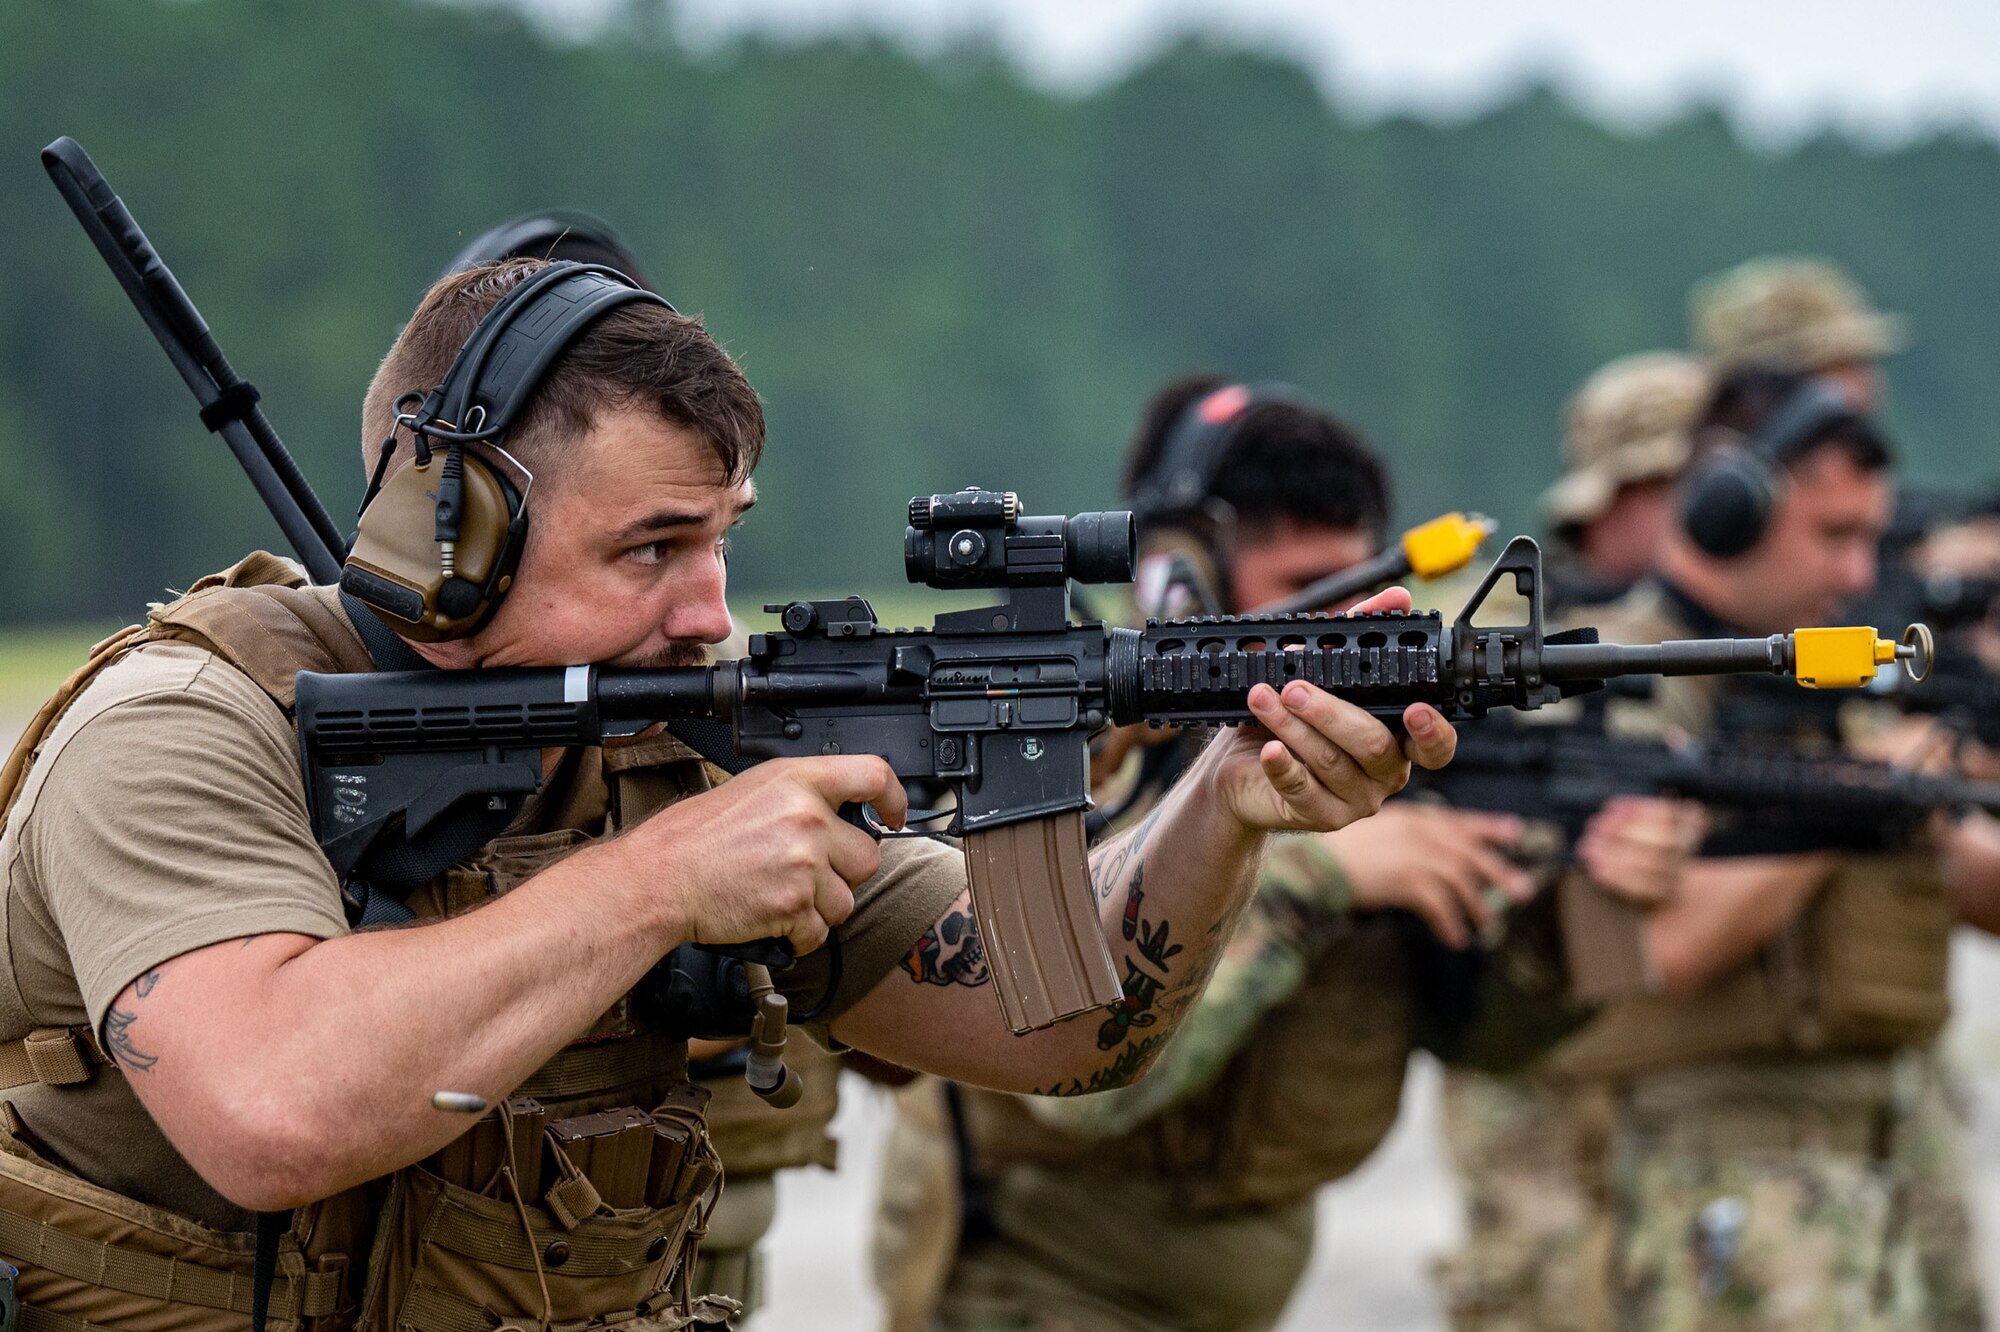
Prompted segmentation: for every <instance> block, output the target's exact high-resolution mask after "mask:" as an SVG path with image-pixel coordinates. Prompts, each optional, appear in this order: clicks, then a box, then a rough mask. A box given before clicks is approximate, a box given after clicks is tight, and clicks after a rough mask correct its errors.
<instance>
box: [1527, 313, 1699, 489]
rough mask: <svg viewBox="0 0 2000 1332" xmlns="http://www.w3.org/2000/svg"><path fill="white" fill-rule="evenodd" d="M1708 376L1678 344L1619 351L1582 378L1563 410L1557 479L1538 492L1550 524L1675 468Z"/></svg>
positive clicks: (1682, 462)
mask: <svg viewBox="0 0 2000 1332" xmlns="http://www.w3.org/2000/svg"><path fill="white" fill-rule="evenodd" d="M1708 392H1709V377H1708V372H1707V371H1706V370H1705V369H1703V367H1702V364H1701V362H1699V361H1697V360H1695V358H1694V357H1692V356H1688V355H1686V354H1684V353H1682V352H1666V351H1658V352H1640V353H1638V354H1636V355H1633V356H1622V357H1620V358H1619V359H1617V360H1615V361H1613V362H1611V363H1610V364H1609V365H1606V366H1604V367H1602V368H1601V369H1599V370H1598V371H1597V373H1595V374H1593V375H1592V376H1591V377H1590V378H1589V379H1586V380H1585V381H1584V382H1583V387H1582V388H1580V389H1578V390H1577V391H1576V394H1575V396H1574V397H1572V398H1571V399H1570V400H1569V406H1568V408H1567V409H1566V411H1565V414H1564V415H1565V426H1566V428H1565V431H1564V434H1563V462H1564V463H1565V464H1566V465H1567V467H1568V471H1566V472H1565V473H1564V474H1563V476H1562V477H1561V479H1559V480H1558V481H1557V482H1556V483H1555V484H1554V485H1553V486H1550V487H1549V489H1548V491H1547V493H1545V494H1544V495H1543V496H1542V510H1543V512H1544V513H1545V514H1546V515H1547V517H1548V521H1549V523H1550V525H1551V526H1553V527H1558V528H1561V527H1574V526H1578V525H1580V524H1583V523H1588V522H1590V521H1592V520H1593V519H1595V518H1597V517H1599V516H1600V515H1601V514H1603V512H1604V511H1605V510H1606V509H1608V508H1610V507H1611V501H1612V499H1613V498H1614V497H1615V496H1616V495H1617V494H1618V490H1619V488H1620V487H1621V486H1628V485H1632V484H1634V483H1635V482H1640V481H1653V480H1665V479H1668V478H1671V477H1674V476H1677V475H1679V474H1680V470H1681V468H1683V467H1685V466H1686V465H1687V460H1688V454H1689V452H1690V450H1691V447H1692V435H1691V431H1692V429H1693V426H1694V422H1695V418H1696V417H1697V416H1699V415H1700V414H1701V409H1702V407H1703V405H1704V404H1705V403H1706V402H1707V401H1708Z"/></svg>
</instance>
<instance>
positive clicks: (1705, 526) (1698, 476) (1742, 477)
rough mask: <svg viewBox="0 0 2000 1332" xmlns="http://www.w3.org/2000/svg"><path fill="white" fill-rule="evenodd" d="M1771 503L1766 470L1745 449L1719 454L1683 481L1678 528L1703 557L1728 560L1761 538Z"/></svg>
mask: <svg viewBox="0 0 2000 1332" xmlns="http://www.w3.org/2000/svg"><path fill="white" fill-rule="evenodd" d="M1776 502H1777V484H1776V480H1775V478H1774V477H1773V476H1772V473H1771V468H1770V465H1769V464H1767V463H1766V462H1765V461H1764V460H1763V459H1762V458H1760V457H1758V456H1757V455H1756V454H1754V453H1751V452H1750V451H1748V450H1746V449H1736V448H1732V449H1724V450H1722V451H1720V452H1718V453H1717V454H1716V455H1715V456H1714V457H1712V458H1709V459H1706V460H1704V461H1703V463H1702V464H1701V466H1700V468H1699V469H1698V470H1697V471H1696V472H1695V474H1694V475H1693V476H1691V477H1689V478H1688V482H1687V487H1686V490H1685V491H1684V493H1683V497H1682V500H1681V525H1682V526H1683V527H1684V528H1686V529H1687V534H1688V539H1689V540H1691V541H1693V542H1694V544H1695V545H1696V546H1698V547H1700V548H1701V549H1702V550H1703V551H1704V552H1706V553H1707V554H1709V555H1713V556H1714V557H1715V558H1717V559H1720V560H1727V559H1733V558H1735V557H1736V556H1738V555H1741V554H1743V553H1744V552H1745V551H1747V550H1749V549H1750V548H1751V547H1752V546H1754V545H1756V544H1757V543H1758V541H1760V540H1761V539H1762V538H1763V536H1764V529H1765V527H1766V526H1767V525H1768V524H1769V523H1770V520H1771V509H1772V506H1773V505H1774V504H1775V503H1776Z"/></svg>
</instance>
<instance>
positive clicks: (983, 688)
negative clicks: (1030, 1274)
mask: <svg viewBox="0 0 2000 1332" xmlns="http://www.w3.org/2000/svg"><path fill="white" fill-rule="evenodd" d="M1133 551H1134V532H1133V523H1132V517H1131V515H1130V514H1128V513H1123V512H1111V513H1087V514H1079V515H1077V516H1075V517H1067V518H1065V517H1027V516H1024V515H1023V514H1022V512H1021V506H1020V502H1019V500H1018V499H1017V498H1016V496H1014V495H1013V494H1012V493H1001V492H995V491H989V490H978V489H969V490H964V491H960V492H958V493H956V494H950V495H931V496H920V497H918V498H916V499H914V500H912V501H911V502H910V508H909V525H908V527H907V529H906V530H905V533H904V552H903V553H904V565H905V568H906V570H907V572H908V574H909V576H910V578H911V579H912V581H916V582H923V583H926V584H929V585H930V586H932V587H935V588H941V589H962V588H998V589H1003V590H1004V592H1003V599H1002V600H1001V602H1000V603H999V604H998V605H994V606H988V607H982V608H979V609H974V610H960V611H953V612H951V613H948V614H945V615H940V616H939V617H937V619H936V621H935V622H934V624H933V625H932V627H931V628H929V629H888V628H884V627H883V626H882V625H880V624H878V623H877V621H876V619H875V614H874V611H873V610H872V609H871V608H870V607H869V605H868V603H867V602H866V601H864V600H862V599H861V598H859V597H849V598H847V599H846V600H844V601H794V602H792V603H790V604H788V605H784V606H771V607H767V609H768V610H771V611H775V612H776V613H777V614H778V616H779V619H780V623H781V624H782V625H783V628H782V629H781V630H779V631H777V632H771V633H761V634H757V635H754V636H753V637H752V639H751V641H750V653H749V655H748V656H747V657H744V658H742V659H740V660H735V661H725V662H721V663H718V664H716V665H712V666H696V667H660V668H644V669H620V668H616V667H596V666H572V667H567V668H565V667H550V668H539V669H538V668H526V669H504V670H502V669H496V670H472V671H417V672H395V673H375V674H367V675H314V674H311V673H304V674H301V675H300V676H299V679H298V727H299V739H300V748H301V754H302V758H303V762H304V765H305V778H306V788H307V798H308V801H309V804H310V806H311V809H312V815H313V820H314V825H315V828H316V829H317V831H318V835H319V838H320V841H321V845H322V847H323V848H324V849H325V851H326V854H327V856H328V858H329V859H330V860H331V861H332V863H333V866H334V869H335V870H336V872H338V873H339V875H340V876H341V878H342V880H343V882H348V881H351V880H357V879H358V880H360V881H362V882H364V883H365V882H366V880H367V879H368V878H369V876H370V875H371V873H373V872H374V871H375V868H376V867H377V866H379V865H381V864H383V863H385V861H394V860H396V859H397V858H399V857H402V856H406V855H408V854H409V853H410V852H411V850H412V848H413V847H420V846H421V843H422V842H423V840H424V838H425V837H426V836H428V835H431V831H432V830H433V829H436V828H440V827H443V826H446V825H448V824H451V823H453V822H454V820H452V819H447V818H446V816H447V815H448V814H450V813H451V812H452V811H453V810H455V809H458V808H461V807H463V806H464V805H465V804H466V803H468V802H470V803H471V805H472V806H473V807H475V808H477V809H480V810H482V811H484V812H485V813H486V815H487V816H488V817H490V818H491V819H492V820H494V821H495V824H496V826H495V827H494V832H497V831H498V827H499V826H504V825H505V823H506V822H507V821H508V820H510V819H511V818H512V817H513V814H514V812H515V811H517V810H518V809H519V807H520V802H521V801H522V800H524V799H525V798H526V797H527V796H528V795H529V794H530V793H531V792H533V791H534V790H535V789H536V788H537V787H538V786H539V785H540V783H541V780H542V764H541V751H542V750H543V749H545V748H550V747H555V746H564V745H589V744H596V743H599V742H601V741H602V740H603V739H605V738H606V737H607V736H609V735H613V734H617V733H619V732H620V731H621V730H625V731H629V730H634V729H638V728H642V727H644V726H647V725H650V724H654V723H661V722H669V723H674V729H675V732H676V733H677V734H680V735H682V736H683V737H684V738H687V737H689V736H690V734H691V724H690V719H697V720H696V721H695V722H694V725H699V724H700V722H699V719H718V720H724V721H726V722H727V723H728V726H729V728H730V729H729V741H730V742H731V743H732V744H733V745H734V747H735V749H736V750H737V751H738V752H739V753H740V754H743V755H745V756H749V757H755V758H760V759H761V758H779V757H785V756H802V755H814V754H841V753H847V754H876V755H880V756H881V757H882V758H884V759H886V760H887V761H888V763H889V764H890V766H891V767H892V768H893V769H894V770H895V772H896V774H897V775H898V776H899V777H902V778H904V779H906V780H921V781H926V782H933V783H941V784H943V785H945V786H947V787H949V788H950V789H951V791H952V793H953V795H954V796H955V798H956V803H955V806H954V807H952V808H950V809H948V810H935V811H915V812H914V813H913V815H912V821H913V822H914V823H918V824H936V825H942V826H939V827H935V828H934V831H941V832H947V833H951V834H954V835H957V836H959V837H961V838H962V839H963V843H964V851H965V858H966V865H967V870H968V874H969V878H970V882H971V887H972V901H973V908H974V914H975V916H976V918H977V920H978V923H979V929H980V934H981V940H982V943H983V945H984V949H985V952H986V955H987V958H988V961H989V965H990V968H991V973H992V976H993V979H994V987H995V990H996V991H997V993H998V995H999V998H1000V1003H1001V1008H1002V1011H1003V1013H1004V1014H1005V1016H1006V1020H1007V1023H1008V1025H1009V1026H1010V1027H1011V1028H1012V1029H1013V1030H1014V1031H1016V1032H1026V1031H1030V1030H1034V1029H1036V1028H1039V1027H1044V1026H1047V1025H1049V1024H1051V1023H1053V1022H1056V1021H1059V1020H1061V1019H1063V1018H1065V1017H1069V1016H1072V1015H1074V1014H1077V1013H1081V1012H1085V1011H1088V1010H1090V1009H1094V1008H1101V1007H1104V1006H1106V1005H1109V1004H1112V1003H1114V1002H1116V1001H1117V999H1118V998H1119V993H1120V991H1119V983H1118V976H1117V973H1116V971H1115V970H1114V969H1113V967H1112V964H1111V958H1110V954H1109V951H1108V950H1107V948H1106V946H1105V943H1104V938H1103V930H1102V927H1101V925H1100V924H1099V920H1098V913H1097V904H1096V898H1095V895H1094V894H1093V893H1092V892H1091V888H1090V882H1089V877H1088V867H1087V865H1086V863H1085V844H1084V835H1083V814H1084V812H1085V811H1086V810H1087V809H1088V808H1089V807H1090V789H1089V785H1090V784H1089V758H1088V748H1087V742H1088V737H1089V735H1090V733H1091V732H1093V731H1095V730H1096V729H1098V728H1099V727H1100V726H1103V725H1105V724H1107V723H1117V724H1126V723H1132V722H1139V721H1145V722H1150V723H1153V724H1156V725H1181V724H1188V723H1219V724H1224V725H1234V724H1240V723H1244V722H1248V721H1251V720H1252V715H1251V713H1250V711H1249V708H1248V703H1247V698H1246V696H1247V694H1248V692H1249V690H1250V689H1251V687H1252V686H1254V685H1257V684H1269V685H1272V686H1274V687H1282V686H1283V685H1285V684H1287V683H1289V682H1290V681H1292V680H1304V681H1306V682H1308V683H1310V684H1314V685H1317V686H1319V687H1320V688H1322V689H1325V690H1327V691H1329V692H1331V693H1333V694H1335V695H1337V696H1339V697H1342V698H1345V699H1348V700H1351V701H1352V702H1354V703H1356V704H1358V705H1360V706H1362V707H1364V708H1366V709H1367V710H1368V711H1369V712H1371V713H1373V714H1375V715H1376V716H1379V717H1383V718H1385V719H1389V720H1391V721H1392V723H1393V722H1394V721H1395V720H1396V719H1398V718H1400V717H1401V715H1402V712H1403V710H1404V709H1405V708H1406V707H1408V706H1409V705H1410V704H1412V703H1428V704H1431V705H1432V706H1434V707H1436V708H1437V709H1438V710H1439V711H1441V712H1442V713H1444V715H1445V716H1446V717H1448V718H1451V719H1453V720H1470V719H1473V718H1477V717H1480V716H1482V715H1484V714H1485V713H1486V712H1488V711H1489V710H1492V709H1495V708H1518V709H1532V708H1538V707H1541V706H1543V705H1544V704H1547V703H1552V702H1555V701H1557V700H1558V699H1561V698H1563V697H1566V696H1568V695H1571V694H1576V693H1580V692H1586V691H1588V690H1591V689H1594V688H1597V687H1598V686H1599V684H1600V683H1601V682H1602V681H1604V680H1607V679H1610V678H1613V677H1616V676H1625V675H1714V674H1730V673H1739V672H1757V673H1769V674H1775V675H1782V676H1790V677H1794V678H1796V679H1797V680H1798V681H1799V683H1801V684H1803V685H1806V686H1808V687H1821V688H1835V687H1853V686H1857V685H1860V684H1862V683H1865V682H1866V681H1867V680H1869V679H1871V678H1873V677H1874V675H1875V674H1876V670H1877V667H1878V666H1881V665H1885V664H1887V663H1890V662H1892V661H1894V660H1896V659H1898V658H1902V659H1903V660H1904V661H1905V662H1906V663H1907V664H1908V667H1909V669H1911V670H1912V671H1913V672H1914V673H1916V674H1918V675H1921V674H1922V673H1923V671H1924V670H1925V669H1926V668H1927V666H1928V661H1927V656H1926V651H1927V639H1922V638H1921V637H1920V636H1919V635H1918V634H1917V632H1916V631H1915V630H1913V631H1912V632H1911V633H1910V634H1907V635H1906V636H1905V642H1903V643H1902V644H1900V645H1899V644H1896V643H1892V642H1888V641H1885V640H1882V639H1879V638H1877V637H1876V634H1875V631H1874V630H1873V629H1868V628H1848V629H1804V630H1799V631H1797V632H1796V633H1790V634H1774V635H1771V636H1770V637H1768V638H1742V639H1702V640H1688V641H1683V642H1669V643H1659V644H1641V645H1632V646H1627V645H1621V644H1614V643H1599V642H1597V641H1596V634H1595V632H1594V631H1591V630H1570V631H1567V632H1564V633H1557V634H1548V633H1545V632H1544V631H1543V621H1542V596H1541V593H1542V567H1541V552H1540V550H1539V548H1538V547H1537V546H1536V545H1535V543H1534V542H1533V541H1532V540H1529V539H1528V538H1526V537H1517V538H1516V539H1515V540H1514V541H1513V542H1512V543H1511V544H1510V545H1509V546H1508V547H1507V549H1506V551H1505V552H1504V553H1503V554H1502V555H1501V557H1500V558H1499V559H1498V560H1497V561H1496V562H1495V563H1494V565H1493V567H1492V569H1491V570H1490V571H1489V572H1488V573H1487V575H1486V578H1485V580H1484V582H1482V583H1481V584H1480V587H1479V589H1478V591H1477V592H1475V594H1474V595H1473V597H1472V600H1471V601H1470V602H1469V603H1468V604H1467V605H1466V607H1465V609H1464V610H1463V611H1462V612H1461V613H1460V615H1459V617H1458V619H1457V620H1456V621H1455V622H1454V623H1452V624H1449V625H1447V624H1446V623H1445V622H1444V621H1443V619H1442V617H1440V616H1439V615H1438V614H1437V612H1435V611H1425V612H1411V613H1395V612H1379V611H1378V612H1367V613H1361V614H1348V615H1298V614H1293V615H1250V616H1204V617H1199V618H1194V619H1186V620H1159V621H1151V622H1149V623H1148V624H1147V625H1146V626H1145V628H1143V629H1138V630H1133V629H1106V628H1105V627H1104V625H1102V624H1101V623H1097V622H1094V621H1093V622H1086V623H1082V624H1073V623H1071V622H1070V602H1069V581H1070V580H1071V579H1076V580H1078V581H1082V582H1106V581H1123V580H1126V579H1129V578H1130V577H1131V571H1132V561H1133ZM1509 577H1511V578H1512V579H1513V581H1514V585H1515V588H1516V590H1517V591H1518V592H1519V594H1520V595H1521V596H1522V597H1523V598H1524V599H1525V600H1526V602H1527V605H1528V608H1529V609H1528V619H1527V622H1526V623H1525V624H1518V625H1506V626H1494V627H1489V626H1483V625H1475V624H1474V623H1473V617H1474V615H1475V614H1476V612H1477V611H1478V609H1479V607H1480V605H1481V604H1482V603H1483V602H1484V600H1485V598H1486V594H1487V592H1488V591H1489V590H1490V589H1491V588H1493V587H1494V586H1495V585H1496V584H1497V583H1498V582H1499V580H1501V579H1502V578H1509ZM700 747H701V746H700V745H697V748H700ZM850 816H851V817H852V818H854V819H855V820H856V821H857V822H860V823H861V824H862V825H863V826H864V827H870V829H871V831H874V832H876V833H878V834H880V833H882V832H884V830H883V829H881V828H879V827H876V826H872V820H871V819H870V818H869V817H868V816H867V815H866V814H865V812H862V811H852V812H851V813H850Z"/></svg>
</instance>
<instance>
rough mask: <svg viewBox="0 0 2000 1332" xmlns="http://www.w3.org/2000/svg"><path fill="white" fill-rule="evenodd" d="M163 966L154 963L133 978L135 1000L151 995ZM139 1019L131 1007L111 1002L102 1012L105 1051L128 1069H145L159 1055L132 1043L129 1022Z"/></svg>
mask: <svg viewBox="0 0 2000 1332" xmlns="http://www.w3.org/2000/svg"><path fill="white" fill-rule="evenodd" d="M162 970H163V968H160V967H155V968H153V969H152V970H151V971H149V972H147V973H146V974H145V975H143V976H141V977H139V979H138V980H136V981H133V982H132V995H133V999H134V1000H135V1002H136V1001H137V1000H141V999H144V998H145V997H146V996H147V995H150V994H151V993H152V992H153V991H154V989H155V988H157V987H158V985H159V983H160V973H161V971H162ZM138 1020H139V1014H138V1012H137V1011H136V1010H134V1009H129V1008H120V1007H118V1005H116V1004H113V1005H112V1006H111V1011H110V1012H109V1013H107V1014H105V1016H104V1052H105V1053H106V1054H108V1055H110V1056H111V1058H112V1059H113V1060H115V1061H117V1064H118V1066H119V1067H120V1068H122V1069H124V1070H125V1071H126V1072H127V1073H148V1072H151V1071H152V1068H153V1065H155V1064H157V1063H159V1062H160V1057H159V1056H158V1055H151V1054H147V1053H146V1052H145V1051H143V1050H141V1049H140V1048H139V1047H138V1046H136V1045H134V1044H133V1043H132V1024H133V1023H135V1022H137V1021H138Z"/></svg>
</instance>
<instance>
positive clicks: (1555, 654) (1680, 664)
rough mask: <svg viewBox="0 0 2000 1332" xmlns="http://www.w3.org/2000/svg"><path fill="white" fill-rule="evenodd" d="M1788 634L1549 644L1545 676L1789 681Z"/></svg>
mask: <svg viewBox="0 0 2000 1332" xmlns="http://www.w3.org/2000/svg"><path fill="white" fill-rule="evenodd" d="M1791 669H1792V643H1791V635H1790V634H1772V635H1771V636H1770V637H1769V638H1690V639H1674V640H1669V641H1668V642H1665V643H1633V644H1625V643H1550V644H1548V645H1547V646H1546V647H1544V648H1543V649H1542V673H1543V674H1544V675H1545V676H1547V677H1548V678H1549V679H1551V680H1611V679H1616V678H1617V677H1619V676H1622V675H1787V674H1790V673H1791Z"/></svg>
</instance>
